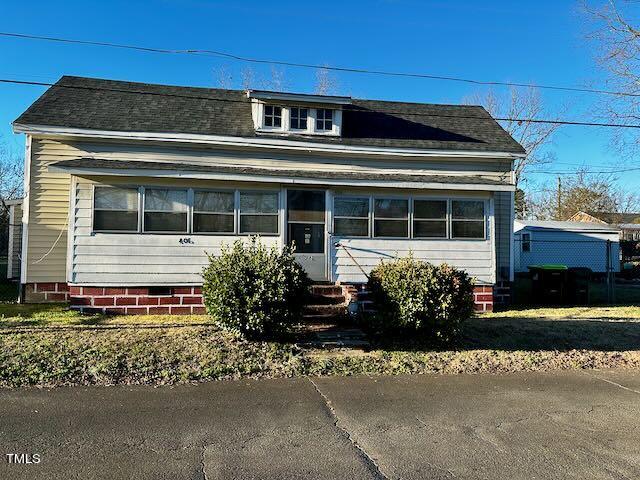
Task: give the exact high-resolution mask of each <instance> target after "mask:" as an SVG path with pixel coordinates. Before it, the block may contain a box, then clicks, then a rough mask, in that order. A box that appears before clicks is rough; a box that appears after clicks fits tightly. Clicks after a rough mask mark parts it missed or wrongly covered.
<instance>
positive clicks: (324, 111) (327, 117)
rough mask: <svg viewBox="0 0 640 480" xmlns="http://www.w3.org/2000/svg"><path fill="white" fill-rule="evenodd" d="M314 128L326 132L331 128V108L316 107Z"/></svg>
mask: <svg viewBox="0 0 640 480" xmlns="http://www.w3.org/2000/svg"><path fill="white" fill-rule="evenodd" d="M316 130H317V131H319V132H327V131H331V130H333V110H331V109H329V108H318V109H317V110H316Z"/></svg>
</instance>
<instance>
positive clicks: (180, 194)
mask: <svg viewBox="0 0 640 480" xmlns="http://www.w3.org/2000/svg"><path fill="white" fill-rule="evenodd" d="M144 197H145V198H144V209H145V210H146V211H160V212H186V211H187V191H186V190H170V189H161V188H147V189H146V190H145V193H144Z"/></svg>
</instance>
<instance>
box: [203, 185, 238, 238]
mask: <svg viewBox="0 0 640 480" xmlns="http://www.w3.org/2000/svg"><path fill="white" fill-rule="evenodd" d="M234 197H235V195H234V192H213V191H204V190H196V191H195V192H194V194H193V233H233V232H234V231H235V226H234V219H235V214H234V203H235V199H234Z"/></svg>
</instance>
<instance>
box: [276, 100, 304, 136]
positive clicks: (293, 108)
mask: <svg viewBox="0 0 640 480" xmlns="http://www.w3.org/2000/svg"><path fill="white" fill-rule="evenodd" d="M288 110H289V130H290V131H292V132H308V131H309V123H310V122H309V120H310V119H311V115H310V110H311V109H310V108H309V107H302V106H291V107H288ZM294 110H298V113H300V110H306V112H307V115H306V116H305V117H302V116H298V117H296V118H297V120H298V122H300V121H301V120H302V119H303V118H304V121H305V122H306V124H307V126H306V127H305V128H299V127H294V126H293V118H294V117H293V111H294ZM267 128H269V127H267Z"/></svg>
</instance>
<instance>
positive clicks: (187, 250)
mask: <svg viewBox="0 0 640 480" xmlns="http://www.w3.org/2000/svg"><path fill="white" fill-rule="evenodd" d="M94 180H95V179H94ZM128 180H129V181H130V180H131V179H119V180H116V182H115V183H117V182H118V181H119V182H120V183H124V182H126V181H128ZM139 180H140V182H139V183H140V184H142V185H149V184H152V183H157V182H154V181H153V180H150V179H146V180H144V179H139ZM109 183H111V184H113V183H114V182H113V181H111V182H109ZM129 183H130V182H129ZM163 183H165V184H166V183H169V182H168V181H166V180H165V181H164V182H163ZM171 183H172V184H173V185H180V186H185V187H186V186H203V184H202V183H198V182H188V181H187V182H184V181H172V182H171ZM92 184H93V182H92V181H91V180H88V179H81V178H79V179H77V182H76V196H75V208H74V211H75V219H74V232H75V235H74V238H73V261H72V283H74V284H78V285H105V286H106V285H127V286H130V285H194V284H196V285H197V284H201V283H202V277H201V275H200V273H201V272H202V268H203V267H204V266H205V265H206V263H207V254H210V255H219V254H220V251H221V247H222V246H223V245H224V244H226V245H231V244H232V243H233V242H234V241H235V240H236V239H237V238H244V239H246V238H247V237H246V236H242V237H240V236H233V235H194V234H177V235H174V234H162V235H154V234H119V233H92V229H91V215H92V212H91V210H92V190H93V188H92ZM208 185H209V187H214V185H213V184H212V183H211V182H209V183H208ZM217 186H218V187H220V186H222V185H220V184H218V185H217ZM224 186H225V187H226V188H228V187H229V186H230V185H229V184H228V183H226V184H224ZM253 188H256V187H255V184H253ZM184 237H189V238H190V239H191V240H192V241H193V242H194V243H193V244H181V243H180V241H179V240H180V239H181V238H184ZM262 241H263V243H265V244H266V245H269V246H272V245H276V246H279V245H280V237H279V236H277V237H273V236H269V237H263V238H262Z"/></svg>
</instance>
